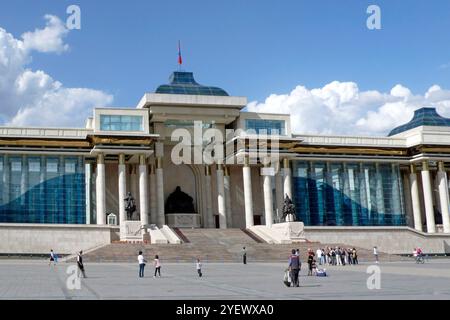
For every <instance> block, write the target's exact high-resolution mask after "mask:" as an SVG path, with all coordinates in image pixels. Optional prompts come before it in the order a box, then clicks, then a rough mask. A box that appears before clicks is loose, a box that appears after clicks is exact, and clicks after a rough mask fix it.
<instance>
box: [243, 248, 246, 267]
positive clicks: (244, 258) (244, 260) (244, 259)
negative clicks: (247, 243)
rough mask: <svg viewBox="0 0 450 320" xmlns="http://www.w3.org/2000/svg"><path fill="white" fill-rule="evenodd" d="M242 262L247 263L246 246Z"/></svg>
mask: <svg viewBox="0 0 450 320" xmlns="http://www.w3.org/2000/svg"><path fill="white" fill-rule="evenodd" d="M242 263H244V264H247V250H246V249H245V247H243V248H242Z"/></svg>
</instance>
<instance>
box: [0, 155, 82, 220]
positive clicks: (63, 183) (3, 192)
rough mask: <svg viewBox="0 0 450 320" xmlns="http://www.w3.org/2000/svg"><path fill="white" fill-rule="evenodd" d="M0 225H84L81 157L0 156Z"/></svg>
mask: <svg viewBox="0 0 450 320" xmlns="http://www.w3.org/2000/svg"><path fill="white" fill-rule="evenodd" d="M0 177H1V183H0V222H10V223H55V224H84V223H86V205H85V174H84V160H83V158H81V157H51V156H32V155H28V156H16V155H0Z"/></svg>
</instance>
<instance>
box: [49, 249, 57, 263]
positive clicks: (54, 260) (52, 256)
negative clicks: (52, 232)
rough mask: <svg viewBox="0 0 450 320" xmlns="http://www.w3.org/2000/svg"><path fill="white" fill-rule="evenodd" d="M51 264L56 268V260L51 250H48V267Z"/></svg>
mask: <svg viewBox="0 0 450 320" xmlns="http://www.w3.org/2000/svg"><path fill="white" fill-rule="evenodd" d="M52 263H53V265H55V266H56V258H55V253H54V252H53V249H51V250H50V261H49V262H48V265H51V264H52Z"/></svg>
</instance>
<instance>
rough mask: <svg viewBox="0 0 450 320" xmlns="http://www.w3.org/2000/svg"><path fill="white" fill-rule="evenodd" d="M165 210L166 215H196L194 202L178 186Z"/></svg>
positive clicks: (168, 200)
mask: <svg viewBox="0 0 450 320" xmlns="http://www.w3.org/2000/svg"><path fill="white" fill-rule="evenodd" d="M165 209H166V213H195V209H194V200H193V199H192V197H191V196H189V195H188V194H187V193H184V192H183V191H181V188H180V187H179V186H178V187H176V189H175V191H174V192H173V193H172V194H170V195H169V197H168V198H167V202H166V208H165Z"/></svg>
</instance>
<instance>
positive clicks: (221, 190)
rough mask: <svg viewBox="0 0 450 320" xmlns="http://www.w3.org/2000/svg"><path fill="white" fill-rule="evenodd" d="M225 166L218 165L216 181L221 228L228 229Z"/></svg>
mask: <svg viewBox="0 0 450 320" xmlns="http://www.w3.org/2000/svg"><path fill="white" fill-rule="evenodd" d="M223 178H224V173H223V165H222V164H217V167H216V180H217V208H218V209H219V227H220V229H226V228H227V212H226V205H225V185H224V181H223Z"/></svg>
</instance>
